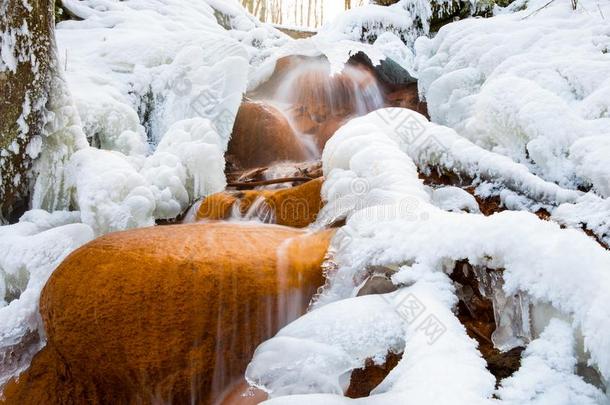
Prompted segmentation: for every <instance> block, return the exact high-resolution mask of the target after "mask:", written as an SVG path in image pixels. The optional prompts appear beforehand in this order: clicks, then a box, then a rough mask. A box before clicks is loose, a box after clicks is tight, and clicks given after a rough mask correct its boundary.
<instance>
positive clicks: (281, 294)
mask: <svg viewBox="0 0 610 405" xmlns="http://www.w3.org/2000/svg"><path fill="white" fill-rule="evenodd" d="M331 236H332V232H331V231H324V232H320V233H316V234H308V233H306V232H304V231H300V230H296V229H291V228H287V227H281V226H276V225H238V224H227V223H207V224H191V225H177V226H163V227H155V228H145V229H137V230H132V231H127V232H120V233H114V234H109V235H106V236H103V237H101V238H99V239H97V240H95V241H93V242H91V243H89V244H87V245H85V246H84V247H82V248H80V249H78V250H77V251H76V252H74V253H73V254H71V255H70V256H69V257H68V258H67V259H66V260H65V261H64V262H63V263H62V264H61V265H60V266H59V268H58V269H57V270H56V271H55V272H54V273H53V275H52V276H51V278H50V280H49V282H48V283H47V285H46V286H45V288H44V290H43V292H42V296H41V300H40V311H41V315H42V318H43V321H44V325H45V329H46V333H47V338H48V344H47V347H46V348H45V349H43V351H42V352H40V353H39V354H38V355H37V356H36V357H35V359H34V361H33V363H32V366H31V367H30V368H29V369H28V370H27V371H26V372H25V373H24V374H23V375H22V376H21V377H20V379H19V380H18V381H12V382H10V383H9V386H7V388H6V390H5V395H6V399H5V402H4V403H5V404H20V405H28V404H41V403H44V404H48V405H54V404H64V403H65V404H68V403H74V404H81V403H93V404H96V403H112V404H135V403H176V404H182V403H196V404H210V403H211V401H212V399H213V397H215V396H218V395H220V394H221V393H222V392H223V391H224V390H225V389H226V388H227V387H229V386H230V385H231V383H233V382H234V381H235V380H236V379H239V378H240V377H241V376H242V375H243V372H244V369H245V367H246V365H247V364H248V362H249V361H250V358H251V356H252V353H253V351H254V349H255V348H256V346H257V345H258V344H259V343H261V342H262V341H263V340H265V339H267V338H269V337H270V336H272V335H273V334H274V333H275V332H276V331H277V330H278V329H279V328H280V327H281V326H282V325H284V324H286V323H287V322H289V321H290V320H292V319H294V318H295V317H296V316H298V315H300V314H301V313H302V312H304V310H305V308H306V306H307V304H308V303H309V301H310V299H311V297H312V296H313V294H314V293H315V291H316V289H317V288H318V287H319V286H320V285H321V284H322V283H323V275H322V271H321V269H320V267H321V263H322V261H323V259H324V256H325V254H326V250H327V247H328V244H329V240H330V237H331Z"/></svg>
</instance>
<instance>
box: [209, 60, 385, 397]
mask: <svg viewBox="0 0 610 405" xmlns="http://www.w3.org/2000/svg"><path fill="white" fill-rule="evenodd" d="M257 101H262V102H264V103H267V104H269V105H272V106H273V107H275V108H276V109H277V110H279V111H280V112H281V113H282V114H283V115H284V116H285V117H286V119H287V121H288V122H289V123H290V126H291V128H292V130H293V134H286V136H296V138H297V140H298V142H299V143H301V144H302V145H304V146H305V148H306V149H307V151H308V152H309V155H308V158H309V159H310V160H316V159H319V158H320V156H321V150H322V148H323V146H324V143H325V142H326V140H327V139H328V138H329V137H330V136H331V135H332V133H334V129H336V128H338V127H339V126H340V125H341V124H342V123H344V122H345V121H346V120H348V119H350V118H351V117H355V116H360V115H364V114H367V113H369V112H371V111H373V110H375V109H378V108H382V107H384V106H385V99H384V94H383V91H382V89H381V87H380V86H379V84H378V82H377V80H376V78H375V76H374V74H373V73H372V72H371V71H370V70H369V69H367V68H365V67H363V66H357V65H347V66H346V67H345V69H344V70H343V71H342V72H341V73H339V74H336V75H330V66H329V64H328V62H327V61H326V60H325V59H320V58H310V59H306V60H305V61H300V62H299V63H296V64H294V65H293V66H291V68H290V69H289V70H288V71H287V72H283V73H282V74H281V77H280V80H279V81H278V82H277V84H276V86H274V88H272V89H271V90H267V91H266V92H265V93H263V94H259V95H258V96H257ZM329 132H332V133H330V134H329ZM289 171H290V168H289V167H287V166H286V164H278V165H276V166H275V167H273V166H272V167H271V168H270V169H269V173H275V172H277V173H283V172H285V173H288V172H289ZM271 176H273V174H271ZM265 188H277V185H274V186H270V187H265ZM227 221H229V222H241V223H244V222H245V223H274V222H275V213H274V211H273V209H272V208H271V207H270V206H269V205H268V204H267V203H266V201H265V199H264V198H263V197H257V198H256V200H255V201H254V202H253V203H252V204H251V205H250V206H249V208H248V209H247V210H246V211H245V212H243V210H242V209H241V201H240V199H239V198H238V199H237V200H236V201H235V202H234V203H233V205H232V208H231V213H230V216H229V218H228V219H227ZM290 243H291V241H290V240H286V241H285V242H284V243H282V244H281V245H280V246H279V247H278V248H277V251H276V257H277V271H276V277H277V296H276V297H275V298H274V299H271V298H269V299H268V300H267V302H266V303H264V304H263V305H262V307H264V308H266V309H265V310H264V311H263V313H258V314H256V316H255V318H256V319H248V322H254V323H256V324H258V325H260V328H261V330H260V332H259V333H257V336H252V337H251V338H252V339H253V340H255V341H256V342H255V343H256V345H258V344H259V343H261V342H262V341H263V340H264V339H263V338H269V337H271V336H273V334H275V332H277V330H279V329H280V328H281V327H282V326H284V325H286V324H288V323H290V322H291V321H293V320H295V319H296V318H298V317H299V316H300V315H302V314H303V312H304V310H305V309H306V307H307V306H308V304H309V301H310V299H311V297H312V292H313V291H311V290H308V289H307V288H294V287H291V286H289V283H290V280H289V279H288V274H290V266H291V263H290V257H289V255H288V253H287V250H288V249H289V246H290ZM236 322H237V320H236ZM237 329H239V328H235V330H237ZM246 329H247V328H246ZM217 333H218V336H219V337H220V336H222V331H220V330H219V331H218V332H217ZM238 340H239V339H238V338H237V337H232V338H231V339H230V341H229V342H223V343H221V342H220V339H218V345H220V344H225V345H226V344H228V346H229V347H230V348H231V350H237V351H239V349H240V348H238V347H237V346H236V343H235V342H237V341H238ZM256 345H254V346H253V347H255V346H256ZM246 346H248V345H246ZM251 349H252V347H243V348H241V350H242V351H244V352H245V353H249V352H251ZM223 350H226V348H224V349H223V348H221V347H220V346H219V347H217V349H216V357H217V363H216V364H218V365H219V366H218V367H216V368H215V373H214V384H213V392H214V394H213V397H214V398H216V399H215V400H214V401H215V402H214V403H215V404H218V405H233V404H242V405H245V404H255V403H258V402H259V401H260V400H261V399H264V395H261V393H260V392H256V391H254V392H253V391H252V389H251V388H250V389H249V388H248V386H247V384H245V382H244V381H243V378H242V377H241V376H242V375H243V371H244V370H243V369H239V370H237V369H235V370H231V369H227V367H229V368H230V367H231V365H227V364H223V360H222V353H223ZM236 375H237V376H239V377H237V378H235V376H236Z"/></svg>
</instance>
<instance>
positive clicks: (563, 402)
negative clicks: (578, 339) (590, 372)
mask: <svg viewBox="0 0 610 405" xmlns="http://www.w3.org/2000/svg"><path fill="white" fill-rule="evenodd" d="M574 346H575V341H574V337H573V332H572V330H571V329H570V325H569V324H567V323H566V322H564V321H560V320H558V319H553V320H551V322H550V323H549V325H548V326H547V327H546V329H545V330H544V332H542V334H541V335H540V337H539V338H538V339H536V340H534V341H533V342H532V343H530V345H529V346H528V347H527V349H526V350H525V353H524V354H523V359H522V361H521V368H520V369H519V370H518V371H517V372H516V373H515V374H514V375H513V376H512V377H509V378H507V379H505V380H504V381H503V382H502V386H501V387H500V389H499V390H498V397H499V398H500V399H501V400H502V402H503V403H506V404H515V405H517V404H532V405H543V404H548V405H570V404H583V405H585V404H602V403H605V401H604V399H605V398H604V394H603V393H602V392H601V391H600V390H598V389H597V388H595V387H594V386H592V385H590V384H586V383H585V382H584V381H583V380H582V379H581V378H580V377H578V376H576V375H575V374H574V370H575V368H576V355H575V352H574Z"/></svg>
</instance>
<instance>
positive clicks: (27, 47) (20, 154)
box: [0, 0, 54, 222]
mask: <svg viewBox="0 0 610 405" xmlns="http://www.w3.org/2000/svg"><path fill="white" fill-rule="evenodd" d="M24 4H26V5H27V3H25V2H23V1H22V0H2V3H1V5H0V12H1V13H2V18H0V38H3V39H4V40H6V39H7V38H11V36H12V37H13V38H14V42H13V41H10V42H8V43H3V44H2V46H3V48H5V49H8V52H3V54H2V59H0V92H1V94H2V98H1V100H0V151H1V155H0V177H1V180H0V222H5V221H6V220H9V219H10V218H11V214H12V213H13V212H15V213H16V210H18V208H27V205H28V194H29V191H30V181H31V180H32V179H30V178H29V176H28V171H29V169H30V167H31V165H32V161H33V159H35V158H36V157H37V155H38V154H39V152H40V145H41V144H42V137H41V133H42V130H43V127H44V124H45V120H46V119H47V118H46V117H47V111H46V108H45V104H46V102H47V99H48V96H49V87H50V63H51V60H52V58H53V57H54V56H53V49H54V36H53V27H54V13H53V12H54V8H53V1H52V0H38V1H33V2H29V5H30V6H31V9H27V8H26V7H25V6H24ZM24 25H25V26H26V27H27V29H26V30H23V29H22V26H24ZM5 49H3V51H4V50H5ZM34 60H35V61H36V63H35V64H33V63H32V61H34Z"/></svg>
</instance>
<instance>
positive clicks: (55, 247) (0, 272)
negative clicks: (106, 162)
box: [0, 210, 94, 385]
mask: <svg viewBox="0 0 610 405" xmlns="http://www.w3.org/2000/svg"><path fill="white" fill-rule="evenodd" d="M79 219H80V215H79V213H78V212H66V211H57V212H53V213H47V212H45V211H42V210H34V211H29V212H27V213H26V214H24V215H23V217H22V218H21V220H20V222H19V223H17V224H14V225H8V226H3V227H0V360H1V361H0V364H2V367H0V369H1V370H2V371H0V385H2V383H3V382H5V381H6V380H7V379H8V378H10V377H11V376H12V375H15V374H16V373H18V372H19V371H20V370H21V369H22V368H24V367H26V366H27V363H28V362H29V360H30V358H28V357H27V356H25V358H21V355H20V354H17V355H15V356H11V355H10V353H5V351H7V350H9V351H10V350H11V347H12V346H16V345H18V344H19V343H20V342H21V340H22V339H23V338H24V337H25V335H26V334H27V333H28V332H33V331H37V330H39V328H41V327H42V325H41V322H40V320H39V315H38V299H39V297H40V292H41V291H42V288H43V286H44V285H45V283H46V281H47V279H48V278H49V276H50V275H51V273H52V271H53V270H54V269H55V267H57V265H59V263H61V261H62V260H63V259H64V258H65V257H66V256H67V255H68V254H69V253H70V252H72V251H73V250H74V249H76V248H78V247H80V246H81V245H83V244H85V243H86V242H88V241H90V240H91V239H93V236H94V235H93V231H92V229H91V228H90V227H89V226H87V225H84V224H79V223H77V222H78V221H79ZM39 333H40V336H44V332H43V331H42V329H40V331H39ZM26 349H27V347H26ZM31 355H33V353H31ZM14 358H16V359H19V358H21V360H17V361H16V360H14Z"/></svg>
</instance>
